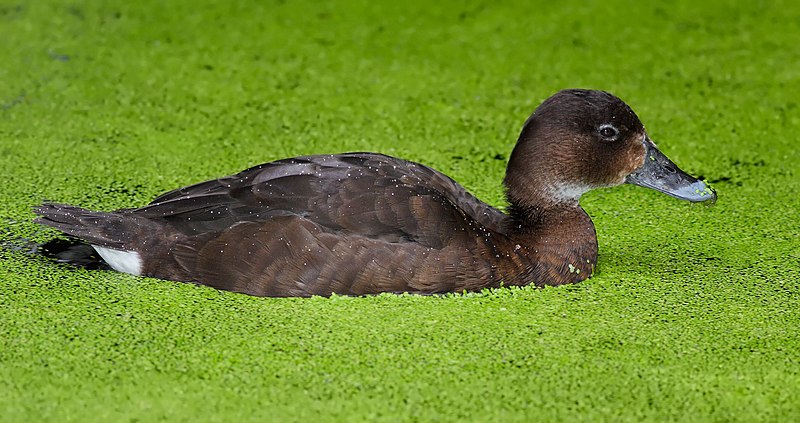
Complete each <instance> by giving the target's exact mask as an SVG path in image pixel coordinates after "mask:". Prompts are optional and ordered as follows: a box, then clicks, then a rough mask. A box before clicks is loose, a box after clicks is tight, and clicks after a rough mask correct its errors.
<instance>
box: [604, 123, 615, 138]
mask: <svg viewBox="0 0 800 423" xmlns="http://www.w3.org/2000/svg"><path fill="white" fill-rule="evenodd" d="M617 135H619V130H618V129H617V128H615V127H614V125H610V124H605V125H602V126H600V136H601V137H603V138H606V139H612V138H616V136H617Z"/></svg>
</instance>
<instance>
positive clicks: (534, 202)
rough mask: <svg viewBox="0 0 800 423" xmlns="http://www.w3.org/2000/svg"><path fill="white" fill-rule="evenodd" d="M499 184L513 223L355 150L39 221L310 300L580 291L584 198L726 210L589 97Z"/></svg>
mask: <svg viewBox="0 0 800 423" xmlns="http://www.w3.org/2000/svg"><path fill="white" fill-rule="evenodd" d="M503 182H504V184H505V187H506V196H507V199H508V203H509V206H508V213H507V214H506V213H503V212H501V211H499V210H498V209H495V208H493V207H491V206H489V205H488V204H485V203H483V202H481V201H480V200H478V199H477V198H475V197H474V196H473V195H471V194H470V193H468V192H467V191H466V190H465V189H464V188H463V187H461V186H460V185H459V184H458V183H456V182H455V181H453V180H452V179H450V178H449V177H447V176H445V175H444V174H442V173H440V172H437V171H435V170H433V169H431V168H429V167H427V166H424V165H421V164H418V163H413V162H409V161H406V160H402V159H398V158H394V157H389V156H384V155H381V154H374V153H349V154H339V155H325V156H306V157H297V158H293V159H285V160H279V161H275V162H271V163H266V164H262V165H259V166H256V167H253V168H251V169H248V170H245V171H243V172H241V173H239V174H236V175H233V176H228V177H224V178H220V179H216V180H213V181H208V182H203V183H199V184H196V185H192V186H189V187H185V188H180V189H177V190H174V191H171V192H168V193H166V194H163V195H161V196H160V197H158V198H156V199H155V200H153V202H152V203H150V204H149V205H146V206H144V207H140V208H136V209H122V210H117V211H114V212H110V213H106V212H95V211H89V210H85V209H82V208H79V207H74V206H69V205H63V204H50V203H48V204H44V205H42V206H40V207H38V208H36V209H35V212H36V213H37V214H38V215H40V217H39V218H38V219H37V220H36V221H37V222H38V223H41V224H43V225H48V226H52V227H54V228H56V229H58V230H60V231H62V232H64V233H66V234H68V235H70V236H72V237H76V238H79V239H81V240H84V241H85V242H87V243H89V244H91V245H92V246H93V247H94V249H95V250H96V251H97V253H99V254H100V256H101V257H102V258H103V259H104V260H105V261H106V262H107V263H108V265H110V266H111V267H112V268H114V269H116V270H118V271H121V272H127V273H131V274H134V275H144V276H151V277H155V278H161V279H170V280H176V281H185V282H194V283H198V284H203V285H209V286H212V287H215V288H218V289H224V290H229V291H236V292H243V293H246V294H250V295H258V296H276V297H278V296H280V297H283V296H303V297H305V296H311V295H331V294H334V293H335V294H344V295H363V294H376V293H380V292H398V293H399V292H410V293H419V294H432V293H446V292H462V291H475V290H480V289H483V288H493V287H498V286H501V285H506V286H508V285H528V284H535V285H536V286H544V285H560V284H565V283H575V282H579V281H582V280H584V279H586V278H588V277H590V276H591V275H592V272H593V270H594V268H595V266H596V264H597V238H596V236H595V230H594V225H593V224H592V221H591V219H590V218H589V216H588V215H587V214H586V212H584V210H583V209H582V208H581V206H580V205H579V204H578V200H579V199H580V197H581V195H582V194H584V193H586V192H587V191H589V190H591V189H594V188H600V187H610V186H614V185H620V184H623V183H631V184H636V185H641V186H645V187H648V188H653V189H656V190H658V191H661V192H664V193H666V194H669V195H672V196H674V197H677V198H681V199H684V200H688V201H707V200H714V199H715V198H716V195H715V193H714V192H713V191H712V190H711V189H710V188H709V187H707V186H706V185H705V184H704V183H703V182H701V181H698V180H697V179H695V178H693V177H691V176H689V175H687V174H686V173H684V172H682V171H681V170H680V169H678V167H677V166H675V164H673V163H672V162H671V161H670V160H669V159H668V158H667V157H666V156H664V155H663V154H661V152H660V151H659V150H658V149H657V148H656V146H655V144H653V142H652V141H650V139H649V138H648V136H647V132H646V131H645V129H644V126H643V125H642V123H641V122H640V121H639V118H638V117H637V116H636V114H635V113H634V112H633V110H631V109H630V107H628V105H626V104H625V103H624V102H623V101H622V100H620V99H619V98H617V97H615V96H613V95H611V94H609V93H606V92H602V91H593V90H579V89H573V90H564V91H561V92H559V93H556V94H555V95H553V96H552V97H550V98H548V99H547V100H545V102H544V103H542V104H541V105H540V106H539V107H538V108H537V109H536V111H535V112H534V113H533V115H532V116H531V117H530V118H529V119H528V121H527V122H525V125H524V126H523V128H522V133H521V134H520V136H519V140H518V141H517V144H516V146H515V147H514V151H513V152H512V153H511V157H510V160H509V162H508V168H507V170H506V177H505V179H504V181H503Z"/></svg>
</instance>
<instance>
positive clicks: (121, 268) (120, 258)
mask: <svg viewBox="0 0 800 423" xmlns="http://www.w3.org/2000/svg"><path fill="white" fill-rule="evenodd" d="M92 248H94V250H95V251H97V254H100V257H102V258H103V260H105V261H106V263H108V265H109V266H111V268H112V269H114V270H116V271H117V272H123V273H130V274H131V275H137V276H138V275H141V274H142V258H141V257H140V256H139V253H138V252H136V251H120V250H112V249H111V248H106V247H101V246H99V245H92Z"/></svg>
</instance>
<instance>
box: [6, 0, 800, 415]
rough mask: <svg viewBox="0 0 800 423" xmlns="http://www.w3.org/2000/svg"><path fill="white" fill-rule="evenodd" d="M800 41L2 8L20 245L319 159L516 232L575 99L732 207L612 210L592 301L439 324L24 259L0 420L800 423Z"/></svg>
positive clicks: (758, 35)
mask: <svg viewBox="0 0 800 423" xmlns="http://www.w3.org/2000/svg"><path fill="white" fill-rule="evenodd" d="M717 3H719V4H717ZM610 10H613V11H614V13H609V12H608V11H610ZM598 17H602V18H599V19H598ZM632 22H650V23H654V22H657V23H658V24H657V25H653V24H648V25H635V24H633V25H632V24H631V23H632ZM798 22H800V3H797V2H780V1H778V2H767V3H763V2H762V3H758V2H739V3H737V4H735V5H732V4H730V3H729V2H725V3H723V2H716V1H712V2H696V1H688V0H678V1H677V2H672V3H670V4H669V5H662V4H660V3H648V2H624V3H623V2H622V1H618V0H611V1H610V2H602V3H597V4H580V5H577V4H576V5H572V6H569V5H566V6H565V5H562V4H558V3H554V2H549V3H541V4H537V5H532V4H531V3H530V2H523V1H512V2H503V3H502V4H501V3H498V2H489V3H485V4H471V5H470V4H466V3H463V2H429V1H426V2H422V1H411V2H394V3H387V2H363V1H341V2H315V3H313V4H312V3H311V2H281V1H258V2H256V1H250V2H247V1H245V2H208V1H200V2H197V1H191V2H189V1H185V0H175V1H171V2H154V1H151V0H145V1H141V2H123V1H118V0H109V1H103V2H82V1H75V2H60V1H52V0H44V1H38V2H17V3H14V2H5V3H4V4H3V5H0V38H1V39H3V40H4V41H5V43H4V46H5V47H4V48H3V49H0V75H2V81H3V83H2V84H0V172H2V175H3V178H4V181H3V182H4V183H3V188H2V189H0V203H2V204H3V207H2V208H0V244H5V245H10V244H9V243H11V244H15V243H16V244H19V243H20V242H22V241H20V239H29V240H33V241H35V242H42V241H45V240H48V239H51V238H52V237H54V236H56V234H55V232H53V231H49V230H44V229H42V228H39V227H37V226H36V225H34V224H33V223H31V220H32V218H33V215H32V213H31V212H30V209H31V207H32V206H34V205H35V204H37V203H39V202H41V201H42V200H44V199H50V200H57V201H63V202H68V203H73V204H80V205H83V206H86V207H93V208H98V209H104V210H108V209H114V208H119V207H131V206H137V205H141V204H144V203H146V202H147V201H149V200H151V199H152V198H153V197H154V196H156V195H157V194H159V193H161V192H164V191H166V190H168V189H172V188H175V187H178V186H183V185H187V184H189V183H192V182H197V181H201V180H205V179H208V178H212V177H218V176H221V175H227V174H231V173H233V172H236V171H238V170H241V169H244V168H246V167H249V166H251V165H255V164H258V163H260V162H265V161H269V160H274V159H278V158H283V157H291V156H296V155H302V154H312V153H335V152H342V151H363V150H368V151H378V152H383V153H387V154H392V155H397V156H402V157H406V158H409V159H412V160H416V161H421V162H424V163H425V164H427V165H430V166H433V167H435V168H437V169H439V170H442V171H443V172H445V173H447V174H448V175H450V176H452V177H453V178H455V179H456V180H458V181H459V182H461V183H462V184H464V185H465V186H466V187H467V188H468V189H470V191H472V192H474V193H475V194H476V195H478V196H479V197H480V198H482V199H484V200H486V201H489V202H491V203H493V204H496V205H498V206H502V199H503V190H502V186H501V183H500V181H501V180H502V177H503V169H504V165H505V158H507V157H508V154H509V152H510V151H511V148H512V147H513V144H514V141H515V137H516V136H517V131H518V130H519V128H520V127H521V125H522V123H523V121H524V119H525V118H526V117H527V116H528V114H529V113H530V112H531V111H532V110H533V108H534V107H535V106H536V105H538V104H539V103H540V102H541V100H543V99H544V98H546V97H548V96H549V95H550V94H552V93H553V92H555V91H557V90H559V89H561V88H566V87H589V88H600V89H605V90H608V91H611V92H613V93H615V94H617V95H619V96H620V97H621V98H623V99H624V100H625V101H626V102H628V103H629V104H631V106H632V107H633V108H634V109H635V110H636V111H637V113H638V114H639V116H640V117H641V118H642V121H643V122H644V123H645V125H646V126H647V130H648V134H649V135H650V136H651V137H652V138H653V139H654V140H655V141H656V142H657V143H658V145H659V147H660V148H661V150H662V151H663V152H664V153H665V154H666V155H667V156H669V157H670V158H671V159H673V160H674V161H675V162H676V163H677V164H678V165H679V166H680V167H681V168H682V169H684V170H686V171H687V172H689V173H691V174H693V175H697V176H700V177H702V178H704V179H707V180H709V181H710V182H711V183H713V184H714V185H715V188H716V189H717V191H718V192H719V193H720V200H719V201H718V203H717V206H716V207H713V208H706V207H690V206H689V205H687V204H686V203H683V202H680V201H679V200H676V199H673V198H670V197H667V196H665V195H662V194H659V193H656V192H653V191H649V190H646V189H644V188H641V187H633V186H623V187H616V188H611V189H603V190H598V191H594V192H591V193H589V194H587V195H585V196H584V198H583V200H582V204H583V205H584V207H585V208H586V210H587V211H588V213H589V214H590V215H591V216H592V218H593V220H594V222H595V224H596V226H597V236H598V239H599V243H600V258H599V264H598V266H597V267H596V269H594V270H593V273H594V276H593V278H592V279H589V280H587V281H585V282H583V283H580V284H577V285H570V286H561V287H556V288H546V289H533V288H530V287H527V288H513V287H511V288H502V289H496V290H490V291H486V292H483V293H478V294H469V295H445V296H441V297H438V296H431V297H420V296H410V295H379V296H375V297H368V298H348V297H333V298H313V299H305V300H304V299H268V298H267V299H265V298H252V297H247V296H244V295H237V294H232V293H228V292H219V291H215V290H213V289H210V288H205V287H196V286H192V285H187V284H180V283H172V282H163V281H157V280H152V279H147V278H137V277H133V276H129V275H125V274H120V273H115V272H107V271H86V270H75V269H71V268H67V267H64V266H62V265H58V264H54V263H51V262H48V261H46V260H43V259H41V258H37V257H32V256H29V255H27V254H25V253H24V251H22V250H24V248H17V249H9V248H2V249H0V281H1V282H2V283H0V322H1V323H0V410H2V411H3V412H2V413H1V414H0V420H3V421H9V422H11V421H81V422H90V421H123V420H124V421H134V420H136V421H157V420H168V421H178V420H183V421H269V420H274V421H581V420H582V421H604V420H605V421H796V420H800V335H799V333H800V332H798V330H797V328H798V327H800V313H798V310H800V287H799V285H798V267H799V266H798V262H800V256H798V254H799V251H800V249H798V241H797V240H798V239H800V227H799V225H800V223H798V222H799V220H798V219H797V215H798V214H797V213H798V211H797V210H798V206H800V204H798V197H797V192H798V191H800V175H798V173H799V172H798V165H797V163H800V157H799V156H798V154H799V153H798V151H800V150H798V149H797V148H796V140H795V137H794V135H793V134H797V133H798V132H800V131H798V130H800V119H799V118H798V115H797V107H796V103H797V100H796V93H797V92H800V79H798V78H797V69H796V64H797V63H798V62H800V49H797V47H796V46H797V45H800V28H798ZM656 52H657V53H656Z"/></svg>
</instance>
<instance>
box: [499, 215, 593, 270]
mask: <svg viewBox="0 0 800 423" xmlns="http://www.w3.org/2000/svg"><path fill="white" fill-rule="evenodd" d="M509 211H510V217H511V219H510V221H511V222H512V224H513V226H512V228H510V229H511V230H510V231H509V234H510V237H511V238H512V239H513V240H514V242H516V243H517V244H518V245H521V246H523V247H525V252H526V254H527V255H528V257H529V258H530V263H531V265H530V269H529V271H528V272H525V273H528V274H527V275H526V276H525V277H527V278H528V280H527V282H526V283H535V284H536V285H538V286H542V285H561V284H565V283H574V282H580V281H582V280H584V279H586V278H588V277H590V276H591V275H592V272H593V271H594V268H595V266H596V265H597V235H596V233H595V229H594V224H593V223H592V220H591V218H589V215H588V214H586V212H585V211H584V210H583V208H581V206H580V205H579V204H578V201H577V200H575V201H566V202H560V203H554V204H545V205H532V206H524V205H521V204H519V203H515V202H513V201H512V202H511V207H510V210H509Z"/></svg>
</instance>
